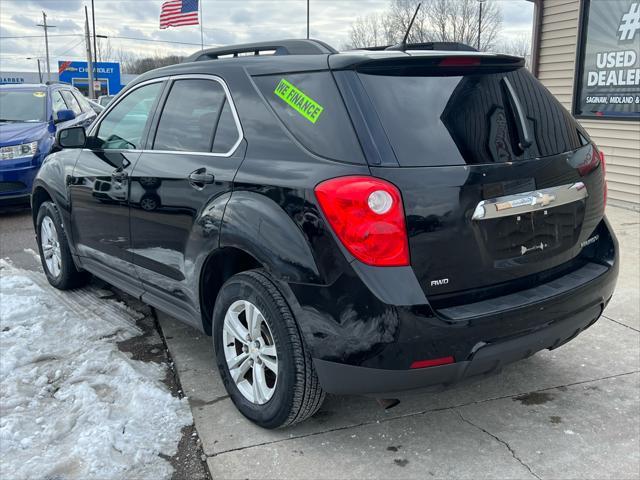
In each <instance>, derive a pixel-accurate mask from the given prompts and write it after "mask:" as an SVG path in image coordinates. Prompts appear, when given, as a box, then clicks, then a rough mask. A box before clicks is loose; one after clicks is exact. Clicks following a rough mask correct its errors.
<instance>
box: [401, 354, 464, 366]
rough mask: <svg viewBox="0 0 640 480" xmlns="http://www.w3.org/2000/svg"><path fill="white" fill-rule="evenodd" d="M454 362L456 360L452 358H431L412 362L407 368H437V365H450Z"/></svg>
mask: <svg viewBox="0 0 640 480" xmlns="http://www.w3.org/2000/svg"><path fill="white" fill-rule="evenodd" d="M455 361H456V359H455V358H453V357H452V356H449V357H442V358H433V359H431V360H418V361H416V362H413V363H412V364H411V366H410V367H409V368H427V367H437V366H439V365H449V364H450V363H455Z"/></svg>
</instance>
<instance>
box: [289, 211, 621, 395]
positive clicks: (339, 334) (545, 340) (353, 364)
mask: <svg viewBox="0 0 640 480" xmlns="http://www.w3.org/2000/svg"><path fill="white" fill-rule="evenodd" d="M598 232H599V235H600V241H598V242H597V244H593V245H591V246H589V247H587V248H585V250H584V252H583V253H584V255H585V258H587V257H588V258H587V259H586V260H585V263H584V265H583V266H582V267H580V268H577V269H575V270H571V271H570V272H569V273H566V274H565V275H564V276H561V277H557V278H554V279H553V280H552V281H549V282H547V283H544V284H540V285H537V286H535V287H532V288H530V289H527V290H521V291H517V292H514V293H512V294H508V295H504V296H501V297H495V298H491V299H489V300H485V301H480V302H476V303H471V304H466V305H460V306H456V307H449V308H444V309H440V310H434V309H433V308H432V307H431V306H430V305H428V304H426V305H414V306H401V305H389V304H384V303H382V302H380V301H379V300H378V299H377V298H376V297H375V296H374V295H372V294H371V293H370V291H369V290H368V288H367V287H365V286H364V285H362V284H358V283H357V278H356V277H355V276H353V277H348V278H346V279H344V280H340V281H339V282H336V284H335V285H333V286H331V287H329V288H328V291H327V292H324V291H320V292H318V289H317V288H311V287H304V288H303V287H297V288H296V289H295V290H294V292H295V294H296V297H297V300H298V301H300V305H299V306H298V307H297V308H299V309H300V310H299V311H296V317H297V318H300V319H302V320H301V322H300V325H301V327H302V332H303V334H304V337H305V343H306V344H307V346H308V347H309V349H310V352H311V356H312V358H313V359H314V362H315V366H316V369H317V372H318V377H319V380H320V383H321V385H322V386H323V388H324V389H325V390H326V391H328V392H330V393H347V394H348V393H352V394H357V393H359V394H378V393H384V392H397V391H403V390H410V389H415V388H422V387H428V386H432V385H439V384H451V383H455V382H457V381H459V380H462V379H464V378H467V377H472V376H475V375H481V374H488V373H491V372H493V371H496V370H499V369H500V368H501V367H502V366H504V365H506V364H509V363H511V362H514V361H517V360H520V359H523V358H526V357H529V356H531V355H533V354H534V353H536V352H538V351H540V350H544V349H553V348H557V347H558V346H560V345H562V344H563V343H565V342H567V341H569V340H571V339H572V338H574V337H575V336H576V335H578V334H579V333H580V332H582V331H584V330H585V329H586V328H588V327H589V326H591V325H592V324H593V323H594V322H595V321H597V319H598V318H599V317H600V315H601V314H602V311H603V310H604V308H605V306H606V305H607V304H608V302H609V300H610V299H611V296H612V295H613V291H614V289H615V285H616V281H617V277H618V269H619V257H618V245H617V240H616V238H615V235H614V234H613V232H612V231H611V228H610V226H609V224H608V222H607V221H606V220H604V221H603V222H602V225H601V228H600V229H599V230H598ZM587 250H590V251H587ZM345 292H349V293H348V294H345ZM354 299H355V300H356V301H354ZM329 300H332V302H331V303H328V301H329ZM443 357H454V359H455V363H452V364H449V365H444V366H438V367H429V368H423V369H411V368H410V366H411V365H412V363H413V362H416V361H422V360H433V359H439V358H443Z"/></svg>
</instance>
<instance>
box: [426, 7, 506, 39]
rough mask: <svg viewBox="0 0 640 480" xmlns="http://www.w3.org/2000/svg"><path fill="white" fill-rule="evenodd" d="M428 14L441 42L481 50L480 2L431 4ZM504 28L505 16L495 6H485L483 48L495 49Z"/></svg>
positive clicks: (482, 34) (483, 10) (482, 33)
mask: <svg viewBox="0 0 640 480" xmlns="http://www.w3.org/2000/svg"><path fill="white" fill-rule="evenodd" d="M426 10H427V11H428V13H427V15H428V17H429V20H430V24H431V26H432V28H433V29H434V31H435V39H436V41H439V42H460V43H465V44H467V45H471V46H473V47H476V48H477V47H478V31H479V27H480V2H478V1H477V0H432V1H430V2H428V3H427V5H426ZM501 26H502V13H501V11H500V7H499V6H498V4H497V3H496V2H491V1H488V2H485V3H484V4H482V31H480V48H479V50H481V51H486V50H489V49H491V48H492V46H493V45H494V42H495V40H496V37H497V36H498V33H499V32H500V28H501Z"/></svg>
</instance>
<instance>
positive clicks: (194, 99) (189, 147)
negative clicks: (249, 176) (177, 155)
mask: <svg viewBox="0 0 640 480" xmlns="http://www.w3.org/2000/svg"><path fill="white" fill-rule="evenodd" d="M239 136H240V133H239V131H238V127H237V125H236V123H235V120H234V118H233V115H232V112H231V108H230V105H229V101H228V100H227V98H226V94H225V91H224V88H223V87H222V85H221V84H220V83H219V82H217V81H215V80H207V79H185V80H176V81H175V82H174V84H173V86H172V87H171V91H170V92H169V96H168V97H167V100H166V102H165V105H164V108H163V109H162V115H161V116H160V121H159V122H158V128H157V130H156V136H155V140H154V143H153V149H154V150H171V151H185V152H213V153H221V154H224V153H228V152H229V151H230V150H231V149H232V148H233V146H234V145H235V144H236V142H237V141H238V138H239Z"/></svg>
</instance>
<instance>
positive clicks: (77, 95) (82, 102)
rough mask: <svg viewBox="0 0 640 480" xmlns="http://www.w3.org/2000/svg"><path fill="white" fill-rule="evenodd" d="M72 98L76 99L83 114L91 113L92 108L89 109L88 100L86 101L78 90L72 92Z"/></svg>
mask: <svg viewBox="0 0 640 480" xmlns="http://www.w3.org/2000/svg"><path fill="white" fill-rule="evenodd" d="M73 96H74V97H75V98H76V100H78V103H79V104H80V108H82V111H83V112H92V111H93V108H91V104H90V103H89V100H87V97H85V96H84V95H82V93H80V92H79V91H78V90H73Z"/></svg>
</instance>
